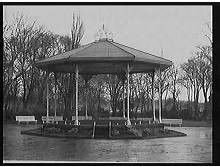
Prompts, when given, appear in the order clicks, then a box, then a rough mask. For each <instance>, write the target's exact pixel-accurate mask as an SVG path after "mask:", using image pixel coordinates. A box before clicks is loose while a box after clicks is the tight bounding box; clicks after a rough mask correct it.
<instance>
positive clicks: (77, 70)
mask: <svg viewBox="0 0 220 167" xmlns="http://www.w3.org/2000/svg"><path fill="white" fill-rule="evenodd" d="M75 73H76V75H75V79H76V99H75V100H76V119H75V122H74V124H75V125H79V120H78V80H79V69H78V64H76V67H75Z"/></svg>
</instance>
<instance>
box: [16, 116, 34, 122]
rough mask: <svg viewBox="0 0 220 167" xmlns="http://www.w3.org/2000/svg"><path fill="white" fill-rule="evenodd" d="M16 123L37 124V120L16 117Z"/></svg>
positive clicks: (31, 117) (29, 117) (30, 117)
mask: <svg viewBox="0 0 220 167" xmlns="http://www.w3.org/2000/svg"><path fill="white" fill-rule="evenodd" d="M16 121H18V123H21V122H26V123H29V122H35V123H36V122H37V120H36V119H35V116H16Z"/></svg>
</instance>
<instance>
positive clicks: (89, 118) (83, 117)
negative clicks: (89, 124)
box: [72, 116, 92, 121]
mask: <svg viewBox="0 0 220 167" xmlns="http://www.w3.org/2000/svg"><path fill="white" fill-rule="evenodd" d="M74 120H76V116H72V121H74ZM78 120H79V121H81V120H92V116H88V117H87V119H86V116H78Z"/></svg>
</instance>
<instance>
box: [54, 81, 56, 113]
mask: <svg viewBox="0 0 220 167" xmlns="http://www.w3.org/2000/svg"><path fill="white" fill-rule="evenodd" d="M54 116H57V91H56V84H55V98H54Z"/></svg>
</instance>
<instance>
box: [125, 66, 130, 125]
mask: <svg viewBox="0 0 220 167" xmlns="http://www.w3.org/2000/svg"><path fill="white" fill-rule="evenodd" d="M129 72H130V69H129V63H127V71H126V73H127V125H131V121H130V117H129V94H130V90H129V87H130V83H129V81H130V80H129Z"/></svg>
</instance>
